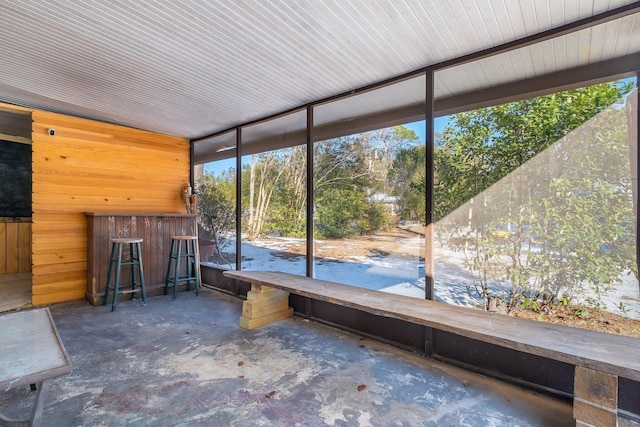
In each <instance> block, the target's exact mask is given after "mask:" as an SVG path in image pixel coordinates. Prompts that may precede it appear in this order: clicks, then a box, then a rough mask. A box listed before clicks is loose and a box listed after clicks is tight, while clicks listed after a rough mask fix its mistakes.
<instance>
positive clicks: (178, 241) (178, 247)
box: [164, 236, 201, 299]
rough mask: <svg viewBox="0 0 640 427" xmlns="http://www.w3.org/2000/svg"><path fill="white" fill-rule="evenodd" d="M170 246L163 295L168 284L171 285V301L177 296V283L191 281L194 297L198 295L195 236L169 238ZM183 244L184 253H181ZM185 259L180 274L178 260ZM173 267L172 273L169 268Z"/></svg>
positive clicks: (198, 265) (198, 262)
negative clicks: (194, 291) (194, 289)
mask: <svg viewBox="0 0 640 427" xmlns="http://www.w3.org/2000/svg"><path fill="white" fill-rule="evenodd" d="M169 238H170V239H171V246H170V248H169V265H168V266H167V277H166V278H165V281H164V294H165V295H167V293H168V292H169V283H170V282H171V283H173V299H176V298H177V296H178V283H180V282H187V290H189V284H190V283H191V281H192V280H193V281H194V283H195V287H196V295H199V294H200V285H201V283H200V260H199V258H198V238H197V237H196V236H169ZM182 242H184V252H183V251H182ZM182 258H185V259H186V262H187V265H186V266H185V269H184V270H185V273H184V274H182V275H181V274H180V262H181V261H180V260H181V259H182ZM172 267H173V273H172V271H171V268H172Z"/></svg>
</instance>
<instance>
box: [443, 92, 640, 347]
mask: <svg viewBox="0 0 640 427" xmlns="http://www.w3.org/2000/svg"><path fill="white" fill-rule="evenodd" d="M634 85H635V79H627V80H622V81H614V82H609V83H604V84H598V85H594V86H590V87H583V88H579V89H575V90H569V91H565V92H559V93H554V94H550V95H545V96H540V97H536V98H531V99H525V100H520V101H515V102H510V103H507V104H502V105H498V106H494V107H489V108H483V109H479V110H474V111H467V112H463V113H459V114H456V115H453V116H450V117H448V118H447V124H446V126H444V128H443V129H442V131H441V132H440V133H439V134H438V135H437V138H436V147H435V156H434V157H435V179H436V181H435V203H434V204H435V216H436V221H437V222H436V227H435V236H434V240H435V248H434V249H435V254H436V269H435V283H436V290H435V294H436V298H437V299H438V300H440V301H444V302H447V303H451V304H458V305H465V306H470V307H476V308H479V309H483V310H489V311H497V312H502V313H509V314H512V315H518V316H525V317H531V318H535V319H539V320H549V321H557V322H561V323H565V324H569V325H571V326H581V327H593V328H596V329H600V328H602V330H604V331H607V332H620V333H623V334H631V335H634V330H635V331H636V333H635V334H637V330H638V325H640V322H637V321H636V322H635V323H634V322H633V320H632V319H640V300H639V298H638V280H637V271H636V242H635V228H634V224H635V212H634V210H635V208H634V203H636V201H635V200H634V194H637V192H634V189H633V185H635V184H633V183H634V182H635V180H636V176H637V173H636V172H635V170H636V165H635V154H632V153H634V152H635V149H636V147H637V136H636V135H635V133H633V132H629V129H630V126H629V123H630V122H629V120H630V119H631V118H632V117H637V105H635V106H632V103H631V102H630V101H631V100H635V99H637V95H636V92H635V91H633V92H632V90H633V87H634ZM611 314H614V315H618V316H620V317H611ZM630 319H631V320H632V321H631V323H629V324H628V325H629V326H628V327H627V326H625V324H624V322H625V321H628V320H630ZM634 324H635V329H634ZM607 325H609V326H607ZM638 335H640V334H638ZM638 335H637V336H638Z"/></svg>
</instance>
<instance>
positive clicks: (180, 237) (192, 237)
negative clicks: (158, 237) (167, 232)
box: [169, 236, 197, 241]
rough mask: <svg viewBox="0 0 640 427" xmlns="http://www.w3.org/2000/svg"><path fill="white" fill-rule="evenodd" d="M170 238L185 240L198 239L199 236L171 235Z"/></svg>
mask: <svg viewBox="0 0 640 427" xmlns="http://www.w3.org/2000/svg"><path fill="white" fill-rule="evenodd" d="M169 238H170V239H171V240H181V241H185V240H187V241H188V240H196V239H197V237H196V236H169Z"/></svg>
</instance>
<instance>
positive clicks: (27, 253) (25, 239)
mask: <svg viewBox="0 0 640 427" xmlns="http://www.w3.org/2000/svg"><path fill="white" fill-rule="evenodd" d="M17 249H18V273H28V272H30V271H31V223H30V222H20V223H18V248H17Z"/></svg>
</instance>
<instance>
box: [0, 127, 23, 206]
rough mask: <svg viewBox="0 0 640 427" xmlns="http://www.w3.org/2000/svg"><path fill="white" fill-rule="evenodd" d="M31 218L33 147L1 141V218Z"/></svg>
mask: <svg viewBox="0 0 640 427" xmlns="http://www.w3.org/2000/svg"><path fill="white" fill-rule="evenodd" d="M25 216H26V217H29V216H31V145H29V144H21V143H17V142H10V141H2V140H0V217H25Z"/></svg>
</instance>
